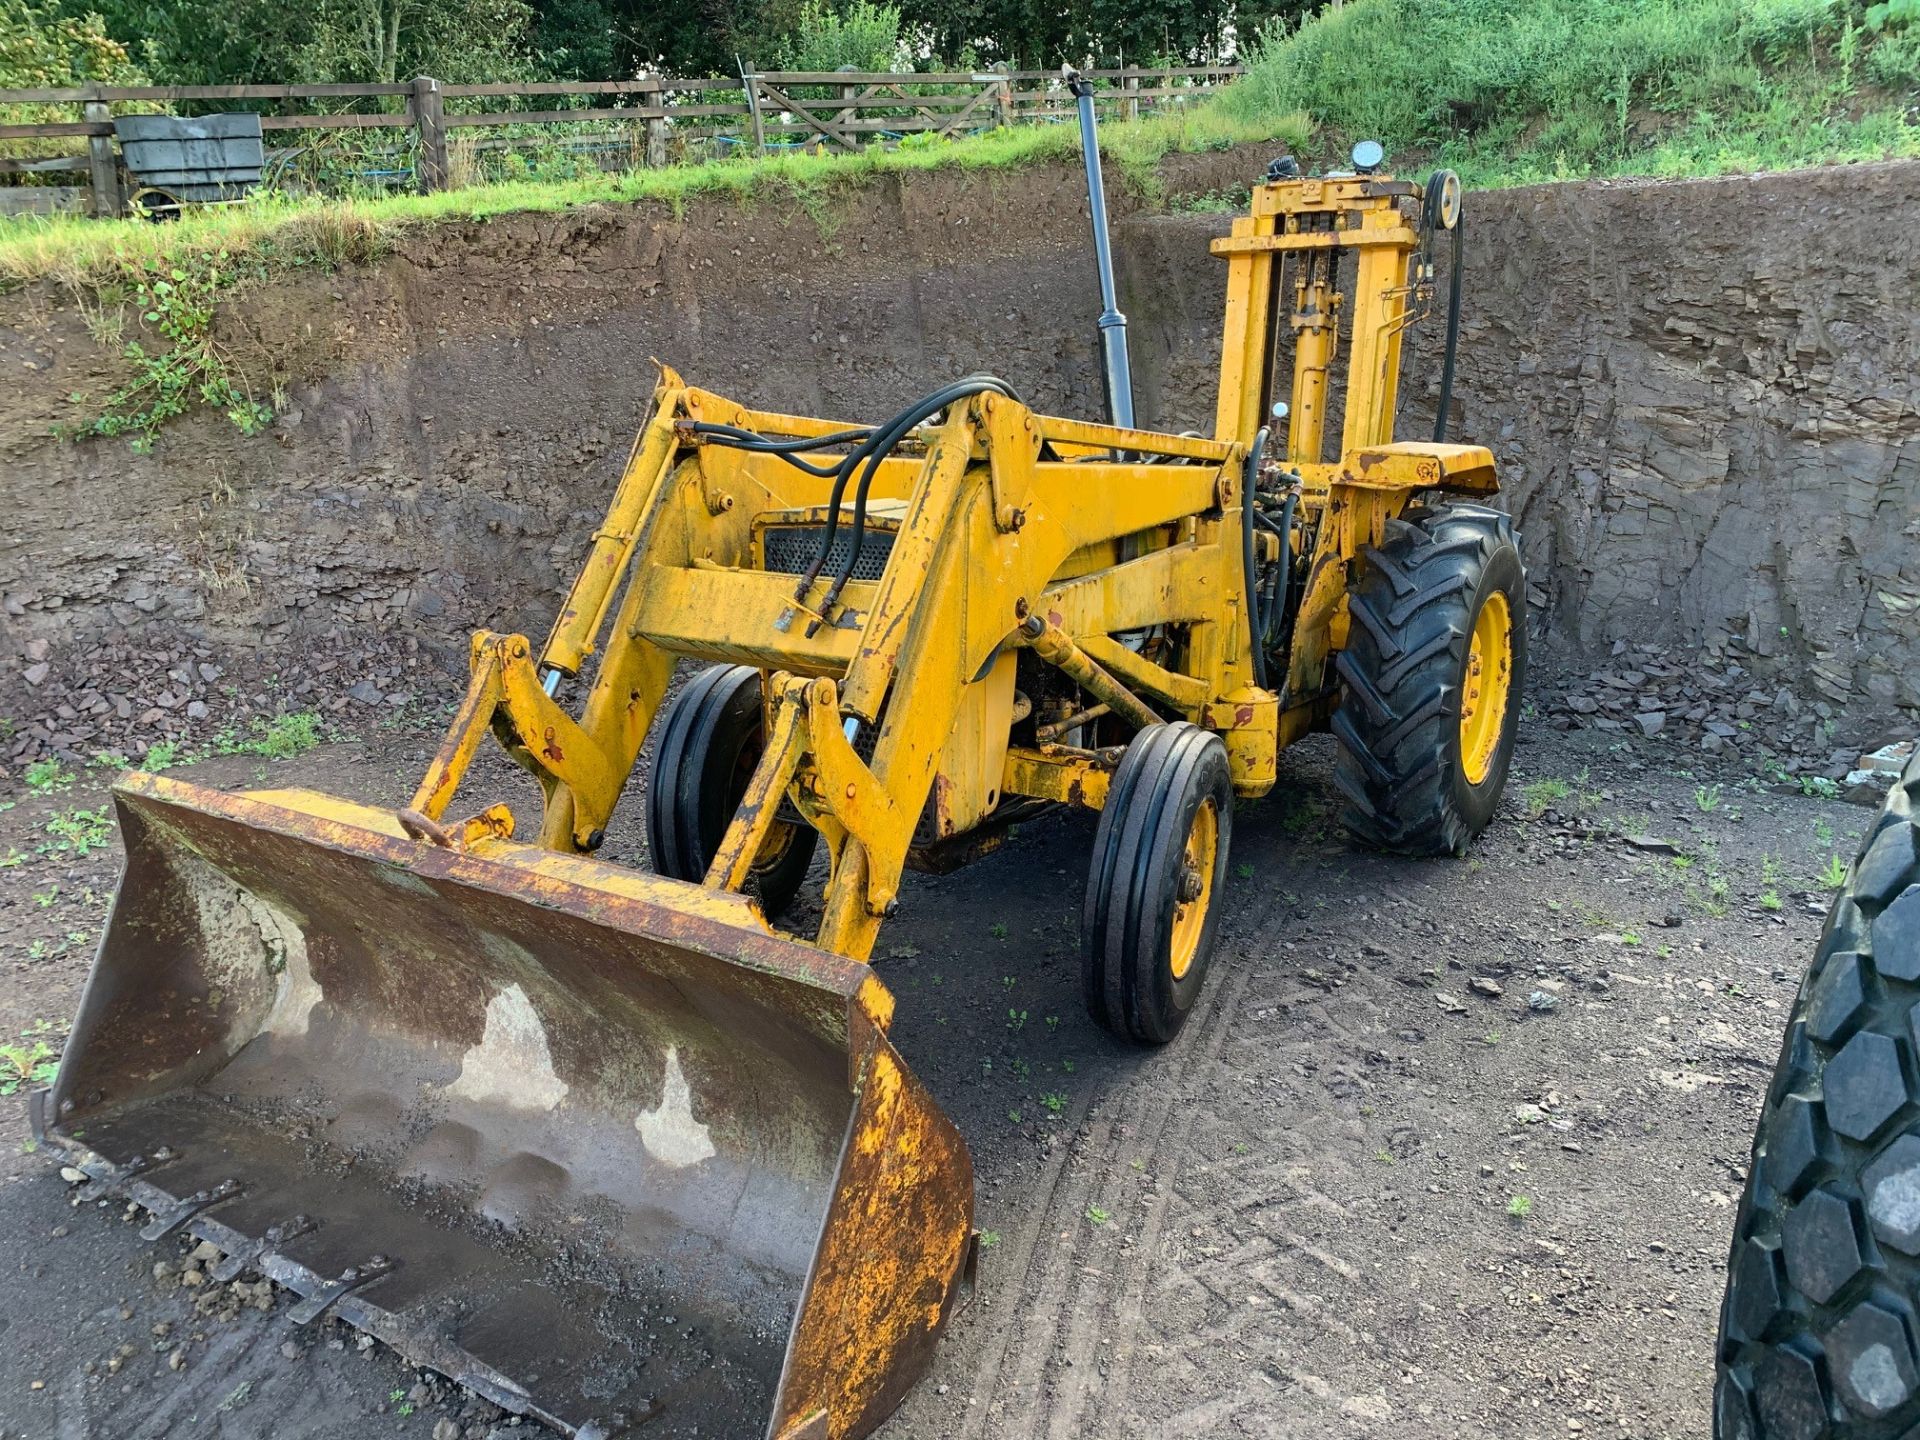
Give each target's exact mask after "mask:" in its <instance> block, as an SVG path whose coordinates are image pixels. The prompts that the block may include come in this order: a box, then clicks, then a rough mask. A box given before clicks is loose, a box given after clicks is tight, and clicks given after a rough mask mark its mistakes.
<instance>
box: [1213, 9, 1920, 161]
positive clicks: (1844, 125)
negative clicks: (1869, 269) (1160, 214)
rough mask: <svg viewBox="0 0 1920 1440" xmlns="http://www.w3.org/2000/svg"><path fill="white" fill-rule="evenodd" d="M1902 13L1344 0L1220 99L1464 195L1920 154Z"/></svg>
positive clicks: (1917, 80)
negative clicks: (1461, 182)
mask: <svg viewBox="0 0 1920 1440" xmlns="http://www.w3.org/2000/svg"><path fill="white" fill-rule="evenodd" d="M1915 10H1920V7H1916V6H1915V5H1913V4H1912V3H1911V0H1898V3H1896V4H1893V5H1874V6H1868V5H1865V4H1862V3H1856V0H1348V3H1346V4H1345V5H1344V6H1342V7H1341V8H1340V9H1338V10H1327V11H1324V12H1322V13H1321V14H1320V15H1319V16H1318V17H1317V18H1315V19H1312V20H1309V21H1307V22H1306V23H1305V24H1304V25H1302V26H1300V27H1299V28H1298V29H1296V30H1292V31H1284V30H1282V31H1272V32H1269V33H1267V34H1265V35H1263V36H1261V37H1260V38H1259V39H1258V40H1257V41H1256V42H1255V43H1254V44H1253V46H1252V47H1251V54H1250V56H1249V57H1248V61H1249V73H1248V75H1247V76H1246V77H1245V78H1244V79H1242V80H1241V81H1239V82H1238V83H1237V84H1236V85H1234V86H1233V87H1232V88H1231V89H1230V90H1228V91H1227V92H1226V93H1225V94H1223V95H1222V97H1221V98H1220V100H1219V102H1218V105H1219V108H1220V109H1221V110H1223V111H1224V112H1225V113H1227V114H1228V115H1231V116H1236V117H1240V118H1243V119H1244V118H1250V117H1254V116H1258V115H1266V114H1275V113H1279V112H1281V111H1294V110H1301V111H1305V112H1307V113H1308V114H1310V115H1311V116H1312V117H1313V119H1314V122H1315V123H1316V125H1319V126H1321V127H1324V130H1325V131H1326V139H1327V141H1328V143H1331V142H1332V141H1333V140H1334V138H1335V137H1336V136H1337V137H1341V138H1346V137H1353V138H1357V137H1359V136H1363V135H1365V136H1372V137H1374V138H1376V139H1380V140H1383V141H1385V142H1386V145H1387V149H1388V153H1389V155H1391V154H1393V153H1394V152H1396V151H1398V152H1401V153H1405V152H1406V151H1408V150H1416V151H1418V152H1419V153H1420V154H1421V155H1422V156H1425V157H1431V159H1432V160H1433V162H1434V163H1438V164H1445V165H1449V166H1451V167H1453V168H1455V169H1457V170H1459V171H1460V172H1461V174H1462V176H1463V178H1465V179H1466V180H1467V182H1468V183H1469V184H1474V185H1483V186H1484V185H1514V184H1527V183H1530V182H1534V181H1540V180H1554V179H1572V178H1577V177H1581V176H1593V175H1602V176H1611V175H1653V176H1685V175H1703V174H1723V173H1728V172H1735V171H1756V170H1780V169H1791V168H1796V167H1799V166H1805V165H1816V164H1830V163H1840V162H1846V161H1852V160H1877V159H1883V158H1889V157H1894V156H1905V155H1914V154H1920V126H1916V123H1915V121H1916V116H1917V114H1920V110H1917V107H1920V23H1915V24H1913V25H1911V26H1909V25H1907V24H1906V23H1905V22H1904V21H1903V20H1902V18H1901V17H1902V15H1904V14H1906V13H1908V12H1912V11H1915Z"/></svg>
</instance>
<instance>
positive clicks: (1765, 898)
mask: <svg viewBox="0 0 1920 1440" xmlns="http://www.w3.org/2000/svg"><path fill="white" fill-rule="evenodd" d="M1760 908H1761V909H1762V910H1778V909H1779V908H1780V892H1779V891H1778V890H1762V891H1761V892H1760Z"/></svg>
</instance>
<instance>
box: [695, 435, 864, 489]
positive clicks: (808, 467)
mask: <svg viewBox="0 0 1920 1440" xmlns="http://www.w3.org/2000/svg"><path fill="white" fill-rule="evenodd" d="M693 432H694V434H696V435H705V436H708V437H709V438H710V439H712V440H713V441H714V442H715V443H716V444H719V445H725V446H728V447H729V448H731V449H734V450H747V451H751V452H753V453H754V454H758V455H776V456H778V457H779V458H780V459H782V460H784V461H786V462H787V464H789V465H791V466H793V467H794V468H795V469H798V470H804V471H806V472H807V474H809V475H817V476H819V477H820V478H821V479H823V480H824V479H826V478H827V477H828V476H829V475H837V474H838V473H839V470H840V467H839V465H838V464H837V463H836V464H833V465H814V464H811V463H809V462H808V461H805V460H802V459H801V458H800V457H799V455H798V454H796V453H795V452H796V451H803V450H819V449H822V448H824V447H825V446H828V445H846V444H850V443H851V442H853V441H856V440H865V439H867V438H868V437H870V436H871V435H872V433H873V432H872V431H871V430H866V429H859V430H840V431H836V432H834V433H833V434H831V435H815V436H809V437H806V438H803V439H799V440H769V439H767V438H766V436H764V435H758V434H755V433H754V432H753V431H751V430H741V429H739V428H737V427H736V426H733V425H713V424H708V423H706V422H704V421H702V422H697V423H696V424H695V425H694V426H693Z"/></svg>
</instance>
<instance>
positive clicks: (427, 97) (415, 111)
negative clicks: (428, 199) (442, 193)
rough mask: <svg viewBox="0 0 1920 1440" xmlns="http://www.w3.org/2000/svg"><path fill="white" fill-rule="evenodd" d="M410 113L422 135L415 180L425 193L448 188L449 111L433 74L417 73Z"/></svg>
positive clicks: (415, 129)
mask: <svg viewBox="0 0 1920 1440" xmlns="http://www.w3.org/2000/svg"><path fill="white" fill-rule="evenodd" d="M407 116H408V118H409V119H411V120H412V121H413V128H414V133H415V135H416V136H417V137H418V138H419V142H420V144H419V151H418V155H417V158H416V159H415V160H414V162H413V174H414V180H415V182H416V183H417V184H418V186H419V188H420V193H421V194H422V195H431V194H432V193H433V192H434V191H436V190H444V189H446V188H447V112H446V106H445V102H444V99H443V97H442V96H441V94H440V82H439V81H438V80H436V79H434V78H433V77H432V76H431V75H416V76H414V77H413V89H412V90H411V91H409V92H408V95H407Z"/></svg>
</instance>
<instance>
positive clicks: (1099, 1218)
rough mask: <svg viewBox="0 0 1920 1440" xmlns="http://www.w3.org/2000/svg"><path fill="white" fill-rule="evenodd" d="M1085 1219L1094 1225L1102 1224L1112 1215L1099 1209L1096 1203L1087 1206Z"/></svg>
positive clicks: (1111, 1217)
mask: <svg viewBox="0 0 1920 1440" xmlns="http://www.w3.org/2000/svg"><path fill="white" fill-rule="evenodd" d="M1087 1219H1089V1220H1091V1221H1092V1222H1093V1223H1094V1224H1095V1225H1104V1224H1106V1223H1107V1222H1108V1221H1109V1220H1111V1219H1113V1216H1112V1215H1111V1214H1109V1213H1108V1212H1107V1211H1105V1210H1103V1209H1101V1208H1100V1207H1099V1206H1098V1205H1089V1206H1087Z"/></svg>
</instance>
